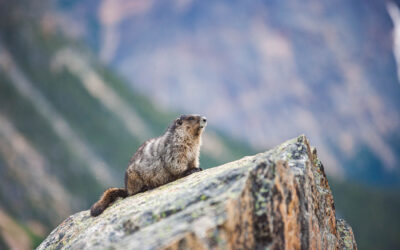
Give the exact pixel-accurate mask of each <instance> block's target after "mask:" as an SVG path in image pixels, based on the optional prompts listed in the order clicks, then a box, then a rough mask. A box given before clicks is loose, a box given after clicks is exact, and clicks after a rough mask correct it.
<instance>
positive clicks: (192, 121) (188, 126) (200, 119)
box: [173, 115, 207, 137]
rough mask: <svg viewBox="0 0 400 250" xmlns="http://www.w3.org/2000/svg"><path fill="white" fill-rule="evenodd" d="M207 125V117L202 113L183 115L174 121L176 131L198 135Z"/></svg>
mask: <svg viewBox="0 0 400 250" xmlns="http://www.w3.org/2000/svg"><path fill="white" fill-rule="evenodd" d="M206 125H207V118H206V117H204V116H200V115H181V116H180V117H179V118H177V119H176V120H175V121H174V124H173V127H174V129H175V130H176V131H180V132H183V133H185V134H189V135H191V136H194V137H198V136H200V135H201V133H202V132H203V130H204V128H205V127H206Z"/></svg>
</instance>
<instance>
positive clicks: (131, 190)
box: [90, 115, 206, 216]
mask: <svg viewBox="0 0 400 250" xmlns="http://www.w3.org/2000/svg"><path fill="white" fill-rule="evenodd" d="M205 126H206V118H205V117H201V116H198V115H182V116H181V117H179V118H178V119H176V120H175V121H174V122H173V123H172V124H171V125H170V126H169V128H168V129H167V131H166V132H165V133H164V135H162V136H160V137H157V138H153V139H150V140H148V141H146V142H144V143H143V144H142V145H141V146H140V147H139V148H138V150H137V151H136V153H135V154H134V155H133V157H132V158H131V160H130V162H129V166H128V168H127V169H126V172H125V189H121V188H110V189H107V190H106V191H105V192H104V194H103V196H102V197H101V198H100V200H99V201H98V202H96V203H95V204H94V205H93V206H92V208H91V210H90V213H91V215H92V216H97V215H99V214H101V213H102V212H103V211H104V210H105V209H106V208H107V207H108V206H109V205H110V204H111V203H112V202H114V201H115V199H116V198H117V197H123V198H125V197H126V196H128V195H134V194H137V193H139V192H143V191H146V190H148V189H152V188H155V187H158V186H161V185H164V184H166V183H168V182H171V181H174V180H176V179H178V178H181V177H184V176H187V175H189V174H192V173H194V172H197V171H201V168H200V167H199V154H200V145H201V134H202V132H203V130H204V127H205Z"/></svg>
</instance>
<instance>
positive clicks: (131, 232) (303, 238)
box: [38, 136, 357, 249]
mask: <svg viewBox="0 0 400 250" xmlns="http://www.w3.org/2000/svg"><path fill="white" fill-rule="evenodd" d="M266 247H268V248H271V249H357V246H356V242H355V239H354V235H353V233H352V229H351V227H350V226H349V225H348V224H347V223H346V222H345V221H343V220H338V219H337V218H336V215H335V206H334V201H333V197H332V193H331V190H330V188H329V184H328V180H327V178H326V176H325V172H324V168H323V165H322V163H321V162H320V161H319V159H318V158H317V155H316V150H315V149H313V148H310V145H309V142H308V140H307V139H306V138H305V137H304V136H300V137H298V138H296V139H293V140H290V141H287V142H285V143H283V144H281V145H279V146H277V147H275V148H274V149H272V150H270V151H267V152H265V153H260V154H257V155H254V156H248V157H245V158H243V159H241V160H238V161H235V162H231V163H228V164H225V165H222V166H219V167H216V168H212V169H207V170H205V171H202V172H199V173H196V174H193V175H190V176H188V177H186V178H183V179H180V180H177V181H175V182H172V183H170V184H167V185H164V186H162V187H159V188H156V189H154V190H151V191H147V192H144V193H140V194H137V195H135V196H132V197H128V198H126V199H124V200H119V201H117V202H116V203H115V204H113V205H112V206H111V207H110V208H108V209H107V210H106V211H105V212H104V213H103V214H102V215H100V216H99V217H95V218H94V217H90V215H89V211H83V212H80V213H77V214H75V215H72V216H70V217H69V218H68V219H66V220H65V221H64V222H63V223H61V224H60V225H59V226H58V227H57V228H56V229H55V230H54V231H53V232H52V233H51V234H50V235H49V236H48V237H47V238H46V239H45V240H44V241H43V242H42V244H41V245H40V246H39V248H38V249H47V248H56V249H60V248H63V249H82V248H87V249H92V248H116V249H187V248H192V249H264V248H266Z"/></svg>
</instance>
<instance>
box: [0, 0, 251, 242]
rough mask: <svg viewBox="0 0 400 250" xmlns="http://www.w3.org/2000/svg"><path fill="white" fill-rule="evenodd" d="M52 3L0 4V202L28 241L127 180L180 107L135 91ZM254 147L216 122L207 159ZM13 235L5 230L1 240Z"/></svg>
mask: <svg viewBox="0 0 400 250" xmlns="http://www.w3.org/2000/svg"><path fill="white" fill-rule="evenodd" d="M49 6H51V5H50V3H49V2H45V1H44V2H41V3H37V2H31V1H20V0H19V1H13V2H8V1H7V2H4V1H2V2H0V173H1V174H0V206H1V208H2V211H3V213H4V216H5V217H4V218H15V220H17V221H18V223H20V225H21V227H22V228H25V229H24V230H23V232H25V234H26V235H27V237H28V239H30V243H31V244H37V243H38V242H37V238H38V237H43V236H45V235H46V234H47V233H48V232H49V230H50V229H51V228H53V227H54V226H55V225H57V224H59V222H60V221H61V220H63V219H65V217H67V216H68V215H70V214H72V213H73V212H75V211H78V210H81V209H87V208H88V207H89V206H90V205H91V204H92V203H93V202H94V201H95V200H96V199H97V198H98V196H99V195H100V194H101V193H102V192H103V191H104V189H105V188H107V187H109V186H111V185H115V186H123V173H124V170H125V168H126V166H127V163H128V161H129V158H130V157H131V156H132V154H133V153H134V151H135V150H136V148H137V147H138V146H139V145H140V143H142V142H143V141H144V140H145V139H146V138H150V137H153V136H157V135H160V134H161V133H163V132H164V130H165V129H166V128H167V126H168V125H169V123H170V122H171V121H172V119H174V118H176V116H177V115H178V113H173V112H167V111H164V110H162V109H159V108H157V107H156V106H154V105H153V104H152V103H151V102H150V101H149V100H148V99H147V98H145V97H143V96H141V95H138V94H136V93H135V92H134V91H132V89H131V88H128V87H127V85H126V84H125V82H124V80H123V79H121V78H119V77H117V76H116V75H115V74H114V73H112V72H111V71H109V70H108V69H107V68H105V67H104V66H102V65H101V64H100V63H98V62H97V59H96V57H95V56H93V55H92V54H91V53H90V52H89V50H88V49H87V48H86V47H85V46H84V45H83V44H81V43H78V42H75V41H74V40H72V39H70V38H68V36H67V35H65V34H64V32H63V30H62V29H61V28H60V27H59V26H58V24H57V20H56V17H55V15H56V13H55V12H52V11H51V8H49ZM211 125H212V122H211ZM250 152H251V149H250V148H249V147H248V146H245V145H244V144H243V143H240V144H238V143H237V142H235V141H233V140H228V139H226V137H224V136H223V135H221V133H219V132H218V131H215V130H213V128H212V126H211V127H209V128H207V132H206V134H205V137H204V150H203V152H202V158H201V164H202V167H204V168H208V167H212V166H214V165H216V164H221V163H223V162H226V161H228V160H234V159H237V158H238V157H240V156H243V155H246V154H248V153H250ZM10 220H11V219H10ZM12 220H14V219H12ZM12 232H19V231H18V230H14V231H12V230H11V233H12ZM21 232H22V231H21ZM9 237H10V232H8V231H1V232H0V239H1V240H0V244H11V243H10V241H9ZM11 237H17V235H12V234H11ZM21 237H22V236H21ZM11 239H13V238H11ZM15 239H16V238H15ZM11 242H13V241H11ZM28 243H29V242H28ZM8 246H9V247H12V245H8ZM23 248H24V247H23Z"/></svg>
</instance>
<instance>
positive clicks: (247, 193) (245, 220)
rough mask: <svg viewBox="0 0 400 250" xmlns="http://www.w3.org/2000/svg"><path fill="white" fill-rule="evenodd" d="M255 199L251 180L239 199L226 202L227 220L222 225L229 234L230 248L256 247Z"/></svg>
mask: <svg viewBox="0 0 400 250" xmlns="http://www.w3.org/2000/svg"><path fill="white" fill-rule="evenodd" d="M253 207H254V199H253V195H252V193H251V182H250V181H249V180H248V181H247V182H246V186H245V189H244V190H243V192H242V194H241V195H240V198H239V199H231V200H229V201H228V202H227V203H226V213H227V220H226V222H225V223H224V224H223V225H222V229H223V230H225V232H226V236H227V240H228V241H227V243H228V248H230V249H235V246H236V247H238V246H241V248H243V249H249V248H253V247H254V233H253Z"/></svg>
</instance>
